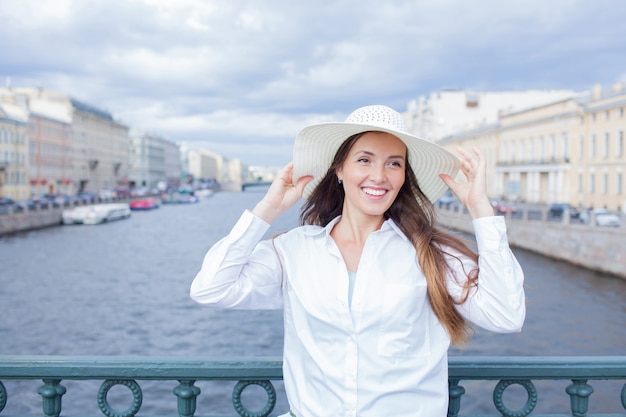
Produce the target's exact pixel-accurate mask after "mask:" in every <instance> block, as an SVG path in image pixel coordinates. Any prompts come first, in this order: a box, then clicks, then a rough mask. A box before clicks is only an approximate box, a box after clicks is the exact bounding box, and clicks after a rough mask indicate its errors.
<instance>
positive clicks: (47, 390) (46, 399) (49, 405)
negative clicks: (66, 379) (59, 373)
mask: <svg viewBox="0 0 626 417" xmlns="http://www.w3.org/2000/svg"><path fill="white" fill-rule="evenodd" d="M43 383H44V385H43V386H42V387H40V388H39V389H38V390H37V392H38V393H39V395H41V397H42V407H43V413H44V414H45V415H46V416H47V417H59V415H60V414H61V397H63V394H65V392H66V389H65V387H64V386H63V385H61V380H60V379H44V380H43Z"/></svg>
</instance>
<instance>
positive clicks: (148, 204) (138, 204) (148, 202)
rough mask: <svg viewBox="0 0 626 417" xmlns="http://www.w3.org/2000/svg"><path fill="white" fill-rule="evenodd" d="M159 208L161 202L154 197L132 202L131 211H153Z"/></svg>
mask: <svg viewBox="0 0 626 417" xmlns="http://www.w3.org/2000/svg"><path fill="white" fill-rule="evenodd" d="M155 208H159V200H157V199H156V198H154V197H145V198H138V199H136V200H133V201H131V202H130V209H131V210H152V209H155Z"/></svg>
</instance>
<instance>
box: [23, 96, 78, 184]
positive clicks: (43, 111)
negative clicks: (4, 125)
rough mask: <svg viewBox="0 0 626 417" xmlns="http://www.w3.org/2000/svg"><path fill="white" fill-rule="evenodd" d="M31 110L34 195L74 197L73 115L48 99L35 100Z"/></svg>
mask: <svg viewBox="0 0 626 417" xmlns="http://www.w3.org/2000/svg"><path fill="white" fill-rule="evenodd" d="M28 108H29V109H30V115H29V152H28V155H29V164H28V165H29V178H30V179H29V184H30V194H31V195H32V196H40V195H42V194H46V193H48V194H59V193H62V194H68V195H72V194H74V193H75V192H76V184H75V183H74V182H73V167H72V116H71V112H70V111H69V109H68V108H67V106H63V105H61V104H59V103H55V102H51V101H46V100H32V101H31V102H30V103H29V106H28Z"/></svg>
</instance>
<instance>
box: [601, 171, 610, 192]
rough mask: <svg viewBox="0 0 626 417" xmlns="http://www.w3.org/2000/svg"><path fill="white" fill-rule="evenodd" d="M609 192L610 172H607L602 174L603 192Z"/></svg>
mask: <svg viewBox="0 0 626 417" xmlns="http://www.w3.org/2000/svg"><path fill="white" fill-rule="evenodd" d="M608 193H609V174H607V173H606V172H605V173H604V174H603V175H602V194H608Z"/></svg>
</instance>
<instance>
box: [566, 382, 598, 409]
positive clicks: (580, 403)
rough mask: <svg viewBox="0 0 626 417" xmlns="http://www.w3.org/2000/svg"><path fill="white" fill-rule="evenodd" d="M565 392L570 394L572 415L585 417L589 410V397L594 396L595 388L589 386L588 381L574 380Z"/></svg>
mask: <svg viewBox="0 0 626 417" xmlns="http://www.w3.org/2000/svg"><path fill="white" fill-rule="evenodd" d="M565 391H566V392H567V393H568V394H569V398H570V404H571V407H572V415H573V416H574V417H585V416H586V415H587V410H588V409H589V396H590V395H591V394H593V387H592V386H591V385H589V384H587V380H586V379H572V384H571V385H568V386H567V388H566V389H565Z"/></svg>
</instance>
